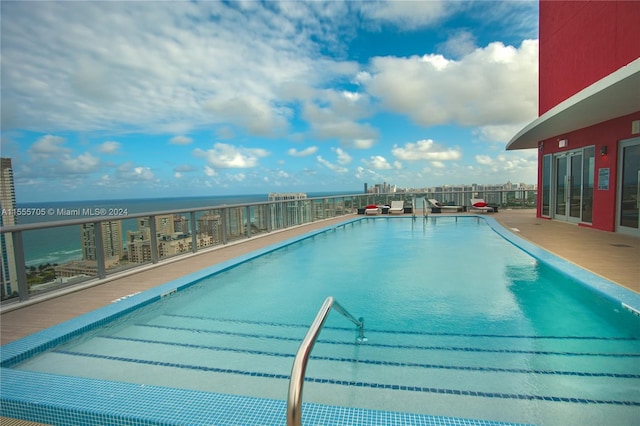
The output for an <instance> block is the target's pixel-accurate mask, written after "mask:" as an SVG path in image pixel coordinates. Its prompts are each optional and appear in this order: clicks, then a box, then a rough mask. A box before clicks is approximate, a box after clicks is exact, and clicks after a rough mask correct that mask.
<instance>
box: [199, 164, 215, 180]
mask: <svg viewBox="0 0 640 426" xmlns="http://www.w3.org/2000/svg"><path fill="white" fill-rule="evenodd" d="M202 171H203V172H204V174H205V175H207V176H209V177H213V176H215V175H216V174H217V173H216V171H215V169H213V168H212V167H209V166H204V167H203V168H202Z"/></svg>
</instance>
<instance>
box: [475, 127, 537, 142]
mask: <svg viewBox="0 0 640 426" xmlns="http://www.w3.org/2000/svg"><path fill="white" fill-rule="evenodd" d="M526 124H527V123H525V122H523V123H519V124H505V125H494V126H492V125H487V126H481V127H478V128H477V129H475V130H474V132H473V134H474V135H476V136H478V137H479V138H480V140H482V141H488V142H500V143H507V142H509V140H511V138H512V137H513V136H514V135H515V134H516V133H518V132H519V131H520V129H522V128H523V127H524V126H525V125H526Z"/></svg>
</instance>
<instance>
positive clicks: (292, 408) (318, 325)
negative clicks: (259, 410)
mask: <svg viewBox="0 0 640 426" xmlns="http://www.w3.org/2000/svg"><path fill="white" fill-rule="evenodd" d="M331 308H335V310H336V311H338V312H340V313H341V314H342V315H344V316H345V318H347V319H348V320H349V321H351V322H352V323H354V324H355V325H356V326H357V327H358V328H359V331H358V337H356V342H357V343H363V342H366V341H367V338H366V337H364V318H362V317H360V318H359V319H356V317H354V316H353V315H351V314H350V313H349V312H348V311H347V310H346V309H345V308H343V307H342V305H341V304H339V303H338V302H337V301H336V300H335V299H334V298H333V296H329V297H327V298H326V299H325V301H324V303H323V304H322V306H321V307H320V310H319V311H318V313H317V314H316V317H315V319H314V320H313V322H312V323H311V326H310V327H309V330H308V331H307V334H306V335H305V336H304V340H302V343H301V344H300V347H299V348H298V352H297V353H296V357H295V359H294V360H293V367H292V368H291V379H290V380H289V395H288V397H287V426H300V425H301V424H302V386H303V385H304V375H305V372H306V370H307V362H308V361H309V356H310V355H311V351H312V350H313V345H315V343H316V339H317V338H318V335H319V334H320V330H322V326H323V325H324V322H325V321H326V319H327V316H328V315H329V312H330V311H331Z"/></svg>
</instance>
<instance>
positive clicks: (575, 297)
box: [2, 217, 640, 424]
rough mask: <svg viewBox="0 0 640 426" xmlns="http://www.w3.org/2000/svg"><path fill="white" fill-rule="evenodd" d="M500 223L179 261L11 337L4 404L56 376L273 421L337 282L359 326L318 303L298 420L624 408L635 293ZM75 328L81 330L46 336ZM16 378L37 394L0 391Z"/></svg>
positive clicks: (452, 221)
mask: <svg viewBox="0 0 640 426" xmlns="http://www.w3.org/2000/svg"><path fill="white" fill-rule="evenodd" d="M486 220H488V221H489V223H490V225H491V226H487V225H486V223H485V221H486ZM494 230H497V231H498V232H503V231H502V230H500V228H499V226H497V225H496V224H495V223H492V220H491V219H489V218H488V219H484V218H483V219H478V218H475V217H467V218H447V217H439V218H437V219H436V218H430V219H428V220H422V219H419V220H412V219H410V218H367V219H362V220H356V221H351V222H350V223H348V224H346V225H345V226H340V227H337V228H331V229H327V230H323V231H321V232H317V233H314V234H313V235H307V236H305V237H306V238H303V239H301V240H300V241H299V242H296V243H295V244H291V243H292V242H287V243H283V244H281V245H279V246H278V247H277V248H279V249H278V250H275V251H274V250H265V251H264V253H257V254H262V255H261V256H259V257H256V258H255V259H252V260H250V259H249V257H247V258H243V259H239V260H238V262H236V263H237V264H236V263H229V264H225V265H222V266H218V267H216V268H213V269H212V270H207V271H202V272H200V273H197V274H193V275H191V276H189V277H184V278H183V279H181V280H179V281H178V282H172V283H168V284H167V285H165V286H162V288H159V289H155V290H154V291H152V292H151V293H149V292H147V293H145V294H142V295H138V296H134V297H132V298H130V299H127V300H124V301H121V302H118V303H116V304H114V305H113V306H110V307H108V308H107V309H105V310H101V312H98V313H96V314H92V315H90V317H91V318H89V319H91V321H88V318H81V319H78V320H76V321H74V322H72V324H66V325H65V326H64V327H62V328H64V330H63V329H62V328H60V327H58V329H55V328H54V329H55V330H53V329H52V330H49V331H47V332H46V333H44V335H41V336H40V338H41V342H42V345H44V346H46V348H47V349H48V351H47V352H45V353H41V354H39V355H37V356H32V353H30V352H34V353H35V352H39V351H41V349H24V348H25V347H26V346H29V345H30V346H31V347H34V346H38V344H34V343H33V342H31V343H29V342H27V341H24V340H25V339H23V341H24V342H22V343H21V344H22V345H23V348H22V349H20V350H17V349H15V347H16V346H15V345H13V344H11V345H5V347H3V366H7V365H11V366H12V368H11V369H3V395H2V397H3V411H5V410H6V408H5V407H7V402H8V403H9V407H11V404H13V405H15V406H16V408H15V409H16V410H17V409H22V410H29V409H31V410H32V411H36V410H35V408H34V404H37V405H40V407H36V408H41V409H43V407H42V406H44V409H45V410H46V408H47V407H46V406H47V404H49V402H50V401H51V400H52V399H55V398H52V395H51V392H54V393H55V389H51V390H47V391H45V392H43V391H42V383H51V386H52V387H55V388H59V387H62V388H63V389H65V390H63V391H60V395H59V396H58V398H60V399H61V400H63V401H62V403H64V404H63V405H73V404H77V405H80V406H81V405H83V404H84V405H86V404H87V401H89V402H90V403H91V404H89V405H95V410H98V411H99V410H102V411H103V412H102V414H103V415H105V416H106V415H107V413H111V414H113V413H114V410H115V412H116V413H120V412H121V413H122V414H121V415H122V416H124V417H123V418H125V417H126V418H129V417H127V416H130V417H132V418H135V416H134V414H136V415H137V416H138V417H145V416H147V417H148V418H150V419H162V420H161V421H163V422H165V423H170V421H175V423H174V424H185V423H186V422H185V420H184V419H185V416H187V415H189V416H192V415H194V414H193V413H191V412H189V413H187V411H189V410H194V411H195V412H200V413H201V423H193V424H213V423H215V424H232V423H235V424H237V423H242V424H248V423H253V424H275V423H279V424H283V423H284V402H283V401H282V400H283V399H284V398H286V388H287V384H288V375H289V373H290V369H291V363H292V361H293V358H292V357H293V354H295V351H296V349H297V346H298V345H299V343H300V341H301V340H302V337H303V336H304V334H305V332H306V328H307V327H308V325H309V324H310V323H311V321H312V319H313V317H314V316H315V313H316V311H317V309H318V308H319V307H320V304H321V303H322V301H323V300H324V298H325V297H326V296H328V295H333V296H335V297H336V299H337V300H339V301H340V303H341V304H342V305H343V306H344V307H345V308H347V309H348V310H349V311H350V312H351V313H353V314H354V315H355V316H364V317H365V324H366V325H365V333H366V335H367V338H368V342H367V343H365V344H362V345H357V344H355V329H354V328H352V327H350V323H348V322H347V321H345V320H344V318H342V317H341V316H339V315H335V314H332V315H330V316H329V320H328V321H327V324H326V326H325V329H324V330H323V331H322V333H321V335H320V340H319V342H318V343H317V344H316V346H315V349H314V351H313V354H312V359H311V361H310V363H309V367H308V369H307V378H308V380H307V381H306V382H305V389H304V401H306V402H307V404H306V405H305V407H304V410H303V421H304V422H305V424H322V423H324V424H329V423H330V424H337V423H336V421H328V420H327V418H333V419H339V418H343V419H349V418H351V419H354V418H360V419H364V420H363V421H357V422H356V423H358V424H375V423H379V422H380V419H382V418H392V417H393V418H394V419H395V418H396V417H397V418H398V419H400V418H401V416H410V417H411V419H414V420H412V421H415V422H416V424H419V423H418V422H419V421H424V422H425V424H426V422H427V421H431V420H432V419H433V417H429V416H434V415H435V416H447V418H448V419H449V420H450V421H453V420H451V418H452V417H456V418H460V417H466V418H473V419H481V420H486V421H494V422H499V421H508V422H521V423H546V424H598V423H611V421H612V420H614V421H615V422H616V423H618V424H624V423H629V424H631V422H632V421H634V420H635V419H637V418H638V415H640V411H639V410H640V408H639V407H640V396H639V395H638V386H639V383H640V382H639V379H640V367H639V366H638V364H639V363H638V358H640V343H639V342H640V332H639V321H640V319H638V318H637V317H635V316H634V315H632V314H631V313H629V312H628V311H627V310H625V309H623V308H622V305H621V303H620V302H621V301H622V302H625V303H626V304H627V305H630V306H635V307H636V308H637V307H638V306H639V305H640V303H638V297H637V295H635V294H634V293H631V292H628V291H625V290H624V289H620V288H619V287H617V286H613V285H611V284H610V283H608V282H603V280H601V279H599V278H597V277H593V276H591V275H589V274H585V272H584V271H581V270H577V275H579V278H580V279H581V281H583V282H586V283H587V284H589V285H591V286H592V287H595V288H596V289H597V291H596V292H594V291H591V290H589V289H586V288H585V287H584V286H583V285H582V284H580V283H579V282H577V281H576V280H574V279H571V278H570V277H569V276H567V275H566V274H564V273H559V272H557V271H556V270H555V269H556V268H557V269H561V270H563V271H569V270H571V269H572V268H571V267H570V265H566V264H563V263H562V262H560V263H558V262H559V261H558V260H557V259H553V258H550V257H549V256H548V255H545V254H544V253H542V254H540V253H535V251H536V249H535V248H532V247H529V246H528V245H527V244H526V243H524V242H523V241H518V239H517V238H514V237H511V236H510V237H509V238H511V240H512V241H516V243H517V244H518V245H520V246H522V247H523V248H525V249H526V250H528V251H529V252H534V253H533V254H534V255H537V257H538V258H543V260H545V262H540V261H538V260H536V258H534V257H532V256H530V255H529V254H527V253H525V252H523V251H522V250H519V249H517V248H516V247H514V246H513V245H512V244H511V243H510V242H509V241H507V240H505V239H504V238H501V237H500V236H499V235H498V234H497V233H496V232H494ZM505 235H506V236H509V235H508V234H505ZM545 257H546V258H545ZM547 263H549V265H550V266H549V265H548V264H547ZM214 269H215V270H214ZM213 272H216V273H215V275H213V276H211V277H208V276H209V275H211V274H212V273H213ZM194 281H195V282H196V283H195V284H193V285H192V283H193V282H194ZM181 287H187V288H185V289H182V290H181V291H178V292H173V290H174V289H178V288H181ZM163 295H164V296H165V297H162V296H163ZM602 295H609V296H611V297H609V296H607V297H604V296H602ZM158 298H160V299H161V300H159V301H157V302H156V303H152V304H148V305H146V306H144V307H142V308H137V309H136V310H135V312H133V313H131V314H130V315H126V316H123V315H121V314H119V312H120V311H122V310H123V308H124V310H128V309H134V308H136V307H137V305H138V304H140V303H141V302H142V303H146V302H147V301H152V300H155V299H158ZM114 315H115V316H117V317H118V318H117V319H116V320H115V321H111V320H110V318H111V317H112V316H114ZM100 318H102V319H100ZM94 320H98V322H105V323H107V324H106V326H105V327H103V328H100V329H95V327H93V326H91V325H89V323H91V322H94ZM78 327H80V328H81V329H82V330H83V331H84V330H89V331H88V332H87V333H85V334H83V335H81V336H79V337H77V338H76V339H74V340H70V341H67V342H63V343H64V344H62V345H57V343H58V342H56V340H61V341H62V340H65V339H66V338H65V337H59V338H58V336H66V335H67V334H69V331H70V330H74V329H75V328H78ZM75 334H76V335H79V334H80V332H75ZM32 340H33V339H32ZM51 340H53V342H52V343H49V341H51ZM66 340H68V339H66ZM18 343H19V342H16V345H17V344H18ZM7 349H9V353H7ZM20 351H22V352H20ZM25 352H26V353H25ZM16 354H17V355H16ZM7 379H8V381H7ZM31 381H33V386H34V387H36V383H38V385H39V388H40V391H38V390H37V389H29V387H30V386H28V385H29V383H31ZM61 383H62V384H63V385H61ZM54 384H55V386H54ZM7 386H9V387H8V388H7ZM7 389H10V390H11V391H12V392H8V391H6V390H7ZM45 389H46V385H45ZM87 389H88V390H89V391H87ZM14 392H15V394H16V395H18V394H24V398H26V395H27V394H29V395H30V397H31V398H32V403H31V405H30V406H28V404H26V403H22V404H19V403H18V402H15V401H7V400H6V399H5V398H6V395H9V394H11V395H13V394H14ZM34 393H35V394H34ZM5 394H6V395H5ZM132 395H133V396H132ZM150 395H152V396H150ZM19 396H20V397H21V398H22V397H23V395H19ZM247 396H248V397H249V398H247ZM34 398H35V400H36V402H33V399H34ZM154 398H155V399H154ZM105 400H106V401H105ZM145 401H147V402H149V401H155V402H156V403H155V404H151V405H149V404H147V405H144V404H143V402H145ZM160 401H162V403H160ZM115 402H117V404H115ZM62 403H60V404H62ZM105 404H106V405H105ZM310 404H311V405H310ZM51 405H52V408H51V410H52V411H55V410H58V411H61V409H60V408H59V407H58V406H56V405H55V404H51ZM142 405H144V408H141V406H142ZM345 406H346V407H351V408H350V409H345V408H344V407H345ZM105 407H108V409H107V408H105ZM132 407H133V408H132ZM209 407H211V408H209ZM230 407H233V408H230ZM249 407H252V408H253V409H250V408H249ZM127 409H130V410H133V411H132V412H131V413H129V412H128V411H127ZM95 410H94V411H92V413H93V412H95ZM278 410H281V411H280V412H279V413H280V414H277V412H278ZM373 410H376V411H373ZM58 411H56V412H58ZM141 411H142V413H141ZM144 411H149V413H148V415H147V413H145V412H144ZM165 412H166V413H165ZM212 412H213V413H212ZM272 412H273V413H275V414H269V413H272ZM318 413H321V414H318ZM30 414H32V413H30ZM59 415H62V414H59ZM180 415H182V417H181V418H180ZM225 415H226V417H225ZM243 415H244V416H247V417H244V420H242V419H243V418H242V417H240V416H243ZM270 415H271V416H272V417H268V416H270ZM163 416H165V417H163ZM207 416H208V417H207ZM211 416H217V417H216V420H212V417H211ZM259 416H263V417H259ZM322 416H324V417H322ZM326 416H330V417H326ZM331 416H333V417H331ZM349 416H351V417H349ZM354 416H360V417H354ZM381 416H382V417H381ZM384 416H387V417H384ZM389 416H391V417H389ZM394 416H395V417H394ZM407 418H409V417H404V419H405V420H406V419H407ZM171 419H173V420H171ZM319 419H323V420H319ZM366 419H374V420H372V421H366ZM375 419H378V420H377V421H375ZM417 419H421V420H417ZM34 420H40V421H44V419H34ZM180 420H182V422H181V421H180ZM149 421H150V422H151V420H149ZM159 421H160V420H159ZM345 421H346V422H347V423H351V424H353V423H354V421H353V420H351V421H349V420H345ZM392 421H393V420H392ZM395 422H396V423H397V424H403V423H406V421H404V420H402V421H400V420H397V421H395ZM92 423H93V424H95V423H94V422H93V421H92ZM105 423H109V421H105ZM66 424H69V423H66ZM78 424H82V423H78ZM144 424H147V423H144ZM148 424H152V423H148Z"/></svg>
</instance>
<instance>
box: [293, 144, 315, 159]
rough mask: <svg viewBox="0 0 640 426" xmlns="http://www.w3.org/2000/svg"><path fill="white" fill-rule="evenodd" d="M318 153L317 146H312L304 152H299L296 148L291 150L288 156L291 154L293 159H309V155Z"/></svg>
mask: <svg viewBox="0 0 640 426" xmlns="http://www.w3.org/2000/svg"><path fill="white" fill-rule="evenodd" d="M317 151H318V147H317V146H310V147H308V148H305V149H303V150H300V151H298V150H297V149H295V148H290V149H289V150H288V151H287V154H289V155H290V156H292V157H308V156H309V155H313V154H315V153H316V152H317Z"/></svg>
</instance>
